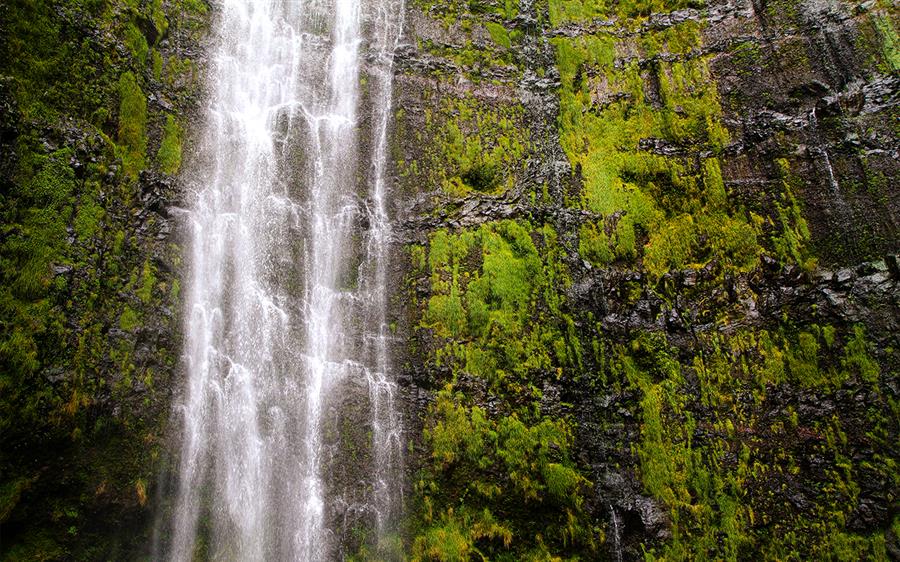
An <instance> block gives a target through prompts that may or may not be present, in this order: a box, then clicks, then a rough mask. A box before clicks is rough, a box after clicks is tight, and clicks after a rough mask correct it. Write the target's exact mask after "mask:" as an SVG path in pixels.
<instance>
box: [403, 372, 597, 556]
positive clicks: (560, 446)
mask: <svg viewBox="0 0 900 562" xmlns="http://www.w3.org/2000/svg"><path fill="white" fill-rule="evenodd" d="M528 417H529V418H531V417H533V416H532V415H528ZM428 419H429V420H431V421H430V422H429V423H430V425H429V427H428V428H427V429H426V433H425V438H426V440H427V441H428V443H429V445H430V446H431V451H432V452H431V463H430V464H429V465H428V467H427V468H426V470H425V471H424V472H423V473H421V474H420V476H419V480H418V482H417V484H416V494H417V497H418V501H419V507H420V511H419V513H418V514H417V527H416V531H415V536H414V538H413V545H412V559H413V560H462V559H466V558H468V557H469V556H471V555H476V554H477V555H480V556H482V557H487V558H491V559H495V558H497V559H501V560H516V559H519V560H520V559H523V558H522V557H523V556H526V557H531V556H538V555H539V557H540V558H541V559H545V558H547V557H549V556H550V555H552V554H557V555H558V554H568V553H574V552H581V553H592V554H596V548H597V546H598V543H599V541H600V540H602V533H601V532H600V531H599V530H598V529H596V528H593V527H592V526H591V525H590V523H589V521H588V520H587V518H586V517H585V514H584V512H583V511H582V505H583V502H584V499H583V495H582V494H583V490H584V488H585V485H586V484H587V482H586V480H585V479H584V477H583V476H581V475H580V474H579V472H578V471H577V470H576V469H575V468H574V465H573V464H572V462H571V460H570V459H569V458H568V454H567V451H568V449H569V447H570V446H571V443H572V435H571V431H570V429H569V426H568V424H567V423H566V422H565V421H564V420H552V419H549V418H543V419H540V420H534V421H533V422H528V421H525V420H523V419H521V418H520V417H519V415H517V414H515V413H513V414H510V415H504V416H500V417H499V418H497V419H491V418H490V417H488V415H487V412H485V410H483V409H482V408H480V407H478V406H471V407H469V406H466V405H465V404H464V396H463V395H462V394H461V393H459V392H454V390H453V387H452V385H448V386H447V387H446V388H444V389H443V390H441V391H440V392H439V393H438V395H437V400H436V402H435V404H434V406H433V407H432V408H430V410H429V416H428ZM498 470H499V471H500V473H501V474H502V475H503V476H502V477H500V478H498V477H497V473H496V471H498ZM451 498H459V501H450V499H451ZM529 510H531V511H529ZM534 510H539V511H540V513H541V514H542V515H541V517H540V518H539V519H536V518H534V517H530V516H529V513H532V514H533V512H534Z"/></svg>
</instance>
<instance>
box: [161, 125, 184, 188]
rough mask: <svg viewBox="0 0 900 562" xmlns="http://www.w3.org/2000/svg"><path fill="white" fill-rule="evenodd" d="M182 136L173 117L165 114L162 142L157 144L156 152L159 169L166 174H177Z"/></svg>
mask: <svg viewBox="0 0 900 562" xmlns="http://www.w3.org/2000/svg"><path fill="white" fill-rule="evenodd" d="M182 136H183V133H182V130H181V127H180V126H179V125H178V122H177V121H176V120H175V117H174V116H172V115H167V116H166V124H165V126H164V127H163V138H162V143H161V144H160V145H159V152H157V153H156V159H157V161H158V162H159V169H160V170H161V171H163V172H164V173H166V174H172V175H174V174H177V173H178V169H179V168H180V167H181V139H182Z"/></svg>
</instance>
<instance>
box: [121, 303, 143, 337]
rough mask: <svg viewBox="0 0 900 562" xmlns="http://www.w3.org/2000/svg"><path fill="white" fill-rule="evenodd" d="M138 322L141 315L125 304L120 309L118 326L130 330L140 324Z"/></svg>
mask: <svg viewBox="0 0 900 562" xmlns="http://www.w3.org/2000/svg"><path fill="white" fill-rule="evenodd" d="M140 324H141V317H140V315H139V314H138V312H137V311H135V310H134V309H133V308H131V307H129V306H126V307H125V309H124V310H123V311H122V314H121V316H119V327H120V328H122V329H123V330H125V331H126V332H130V331H132V330H134V329H135V328H137V327H138V326H140Z"/></svg>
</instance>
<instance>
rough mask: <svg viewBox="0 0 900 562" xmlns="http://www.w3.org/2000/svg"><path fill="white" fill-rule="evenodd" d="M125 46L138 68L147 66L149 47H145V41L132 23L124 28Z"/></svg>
mask: <svg viewBox="0 0 900 562" xmlns="http://www.w3.org/2000/svg"><path fill="white" fill-rule="evenodd" d="M125 45H126V46H127V47H128V50H129V51H131V56H133V57H134V60H135V61H136V62H137V63H138V65H139V66H138V67H139V68H142V67H143V66H144V65H146V64H147V54H148V53H149V51H150V47H149V46H148V45H147V39H145V38H144V34H143V33H141V30H140V29H138V28H137V26H136V25H135V24H133V23H129V24H127V25H126V26H125Z"/></svg>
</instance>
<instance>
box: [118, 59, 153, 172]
mask: <svg viewBox="0 0 900 562" xmlns="http://www.w3.org/2000/svg"><path fill="white" fill-rule="evenodd" d="M146 127H147V99H146V98H145V96H144V92H143V91H142V90H141V87H140V85H138V83H137V79H136V78H135V77H134V74H133V73H131V72H130V71H129V72H124V73H123V74H122V76H121V77H120V78H119V143H120V145H121V147H122V161H123V163H124V165H125V171H126V172H127V173H128V174H130V175H132V176H134V175H136V174H137V172H138V171H139V170H140V169H141V168H143V167H144V155H145V153H146V151H147V136H146Z"/></svg>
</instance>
